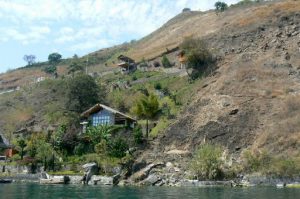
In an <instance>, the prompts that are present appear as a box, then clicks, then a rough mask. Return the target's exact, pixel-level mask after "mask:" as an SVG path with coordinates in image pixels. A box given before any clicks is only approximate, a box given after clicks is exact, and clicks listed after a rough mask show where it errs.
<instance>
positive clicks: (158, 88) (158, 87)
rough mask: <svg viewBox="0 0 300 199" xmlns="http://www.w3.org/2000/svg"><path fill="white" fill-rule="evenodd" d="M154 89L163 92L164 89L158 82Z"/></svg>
mask: <svg viewBox="0 0 300 199" xmlns="http://www.w3.org/2000/svg"><path fill="white" fill-rule="evenodd" d="M154 88H155V89H156V90H161V89H162V87H161V84H160V83H159V82H157V83H155V84H154Z"/></svg>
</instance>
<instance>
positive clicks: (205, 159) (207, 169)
mask: <svg viewBox="0 0 300 199" xmlns="http://www.w3.org/2000/svg"><path fill="white" fill-rule="evenodd" d="M221 157H222V148H221V147H220V146H216V145H212V144H204V145H201V146H200V148H199V149H198V150H197V151H196V153H195V155H194V157H193V159H192V162H191V170H192V172H193V173H194V175H195V176H196V177H197V178H198V179H209V180H215V179H219V178H221V177H222V170H221V166H222V164H223V161H222V159H221Z"/></svg>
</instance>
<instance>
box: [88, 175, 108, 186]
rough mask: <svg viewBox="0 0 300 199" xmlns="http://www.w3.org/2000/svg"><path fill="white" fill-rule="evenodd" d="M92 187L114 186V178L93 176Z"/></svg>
mask: <svg viewBox="0 0 300 199" xmlns="http://www.w3.org/2000/svg"><path fill="white" fill-rule="evenodd" d="M89 184H91V185H113V177H110V176H99V175H93V176H92V177H91V180H90V182H89Z"/></svg>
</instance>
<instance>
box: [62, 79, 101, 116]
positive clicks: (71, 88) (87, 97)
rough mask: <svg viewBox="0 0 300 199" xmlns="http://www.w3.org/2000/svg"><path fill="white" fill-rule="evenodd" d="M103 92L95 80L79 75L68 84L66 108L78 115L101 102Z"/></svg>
mask: <svg viewBox="0 0 300 199" xmlns="http://www.w3.org/2000/svg"><path fill="white" fill-rule="evenodd" d="M103 95H104V94H103V91H102V89H101V88H99V87H98V85H97V84H96V82H95V80H94V79H93V78H92V77H91V76H89V75H85V74H79V75H77V76H75V77H74V78H72V79H70V80H69V82H68V90H67V96H68V100H67V104H66V106H67V108H68V109H69V110H70V111H75V112H78V113H81V112H83V111H84V110H86V109H88V108H90V107H91V106H93V105H95V104H96V103H98V102H99V101H101V100H103Z"/></svg>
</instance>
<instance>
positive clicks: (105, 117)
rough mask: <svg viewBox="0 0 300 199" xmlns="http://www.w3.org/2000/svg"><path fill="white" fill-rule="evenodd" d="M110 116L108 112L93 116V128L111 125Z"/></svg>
mask: <svg viewBox="0 0 300 199" xmlns="http://www.w3.org/2000/svg"><path fill="white" fill-rule="evenodd" d="M110 121H111V118H110V114H109V113H108V112H106V111H100V112H98V113H96V114H94V115H93V116H92V122H93V126H98V125H104V124H110Z"/></svg>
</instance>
